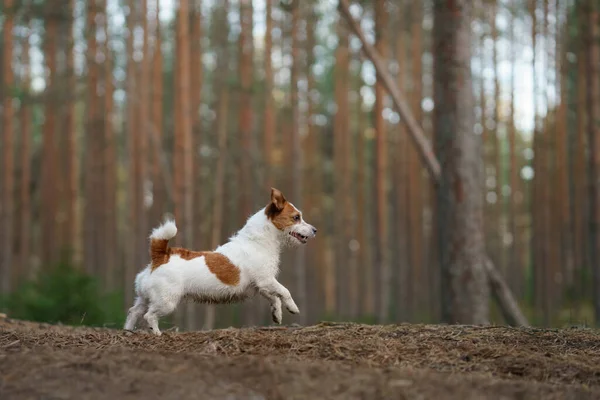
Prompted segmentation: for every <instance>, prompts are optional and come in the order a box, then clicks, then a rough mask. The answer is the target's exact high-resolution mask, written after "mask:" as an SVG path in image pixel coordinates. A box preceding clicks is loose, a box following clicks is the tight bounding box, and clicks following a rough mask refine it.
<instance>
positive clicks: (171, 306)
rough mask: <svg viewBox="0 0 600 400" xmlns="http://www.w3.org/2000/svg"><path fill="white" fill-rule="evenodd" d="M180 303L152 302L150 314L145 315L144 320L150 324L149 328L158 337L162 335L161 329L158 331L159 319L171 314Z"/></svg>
mask: <svg viewBox="0 0 600 400" xmlns="http://www.w3.org/2000/svg"><path fill="white" fill-rule="evenodd" d="M178 303H179V301H165V300H163V301H162V302H150V306H149V307H148V312H147V313H146V314H145V315H144V319H145V320H146V322H147V323H148V326H149V327H150V329H151V330H152V333H154V334H155V335H157V336H160V335H162V333H161V332H160V329H158V319H159V318H160V317H163V316H165V315H169V314H171V313H172V312H173V311H175V308H177V304H178Z"/></svg>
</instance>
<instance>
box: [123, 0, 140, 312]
mask: <svg viewBox="0 0 600 400" xmlns="http://www.w3.org/2000/svg"><path fill="white" fill-rule="evenodd" d="M128 6H129V14H128V15H127V28H128V31H129V34H128V36H127V83H126V85H127V86H126V91H127V112H126V115H127V118H126V124H127V127H126V131H127V138H128V141H127V142H128V143H127V146H128V157H127V159H128V162H129V168H128V170H129V171H128V172H129V177H128V178H129V179H128V184H129V185H128V191H129V196H128V206H129V210H128V211H129V215H128V220H129V223H128V224H127V229H126V232H127V236H128V237H129V238H130V240H131V243H132V245H129V246H126V247H125V251H126V254H125V303H126V304H128V305H129V304H131V303H132V302H133V290H132V285H133V281H134V279H135V274H136V271H138V270H139V268H141V267H142V266H141V265H138V264H137V261H138V257H137V256H136V250H137V248H138V247H137V243H138V241H139V237H138V234H139V233H138V226H139V222H138V218H139V211H138V209H139V208H140V207H142V201H141V200H142V197H141V189H140V171H139V161H138V159H139V158H140V153H139V149H138V147H137V146H138V135H139V134H140V130H139V126H138V103H137V101H136V98H137V97H138V95H137V86H138V85H137V83H138V82H137V78H138V77H137V62H136V61H135V60H134V57H133V53H134V43H133V32H134V30H135V28H136V25H137V23H138V20H139V16H138V11H137V8H136V2H135V1H134V0H129V1H128Z"/></svg>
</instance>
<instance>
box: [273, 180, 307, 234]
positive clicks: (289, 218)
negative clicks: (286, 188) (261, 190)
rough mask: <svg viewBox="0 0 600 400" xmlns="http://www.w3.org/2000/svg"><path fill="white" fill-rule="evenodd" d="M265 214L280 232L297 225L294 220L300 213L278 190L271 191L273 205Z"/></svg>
mask: <svg viewBox="0 0 600 400" xmlns="http://www.w3.org/2000/svg"><path fill="white" fill-rule="evenodd" d="M265 214H267V218H269V219H270V220H271V221H272V222H273V225H275V226H276V227H277V229H279V230H284V229H285V228H287V227H289V226H292V225H294V224H297V223H298V221H296V220H295V219H294V218H295V217H296V215H300V212H299V211H298V210H296V208H295V207H294V206H292V205H291V204H290V203H289V202H288V201H287V200H286V199H285V197H284V196H283V193H281V192H280V191H279V190H277V189H271V203H269V205H268V206H267V208H266V209H265Z"/></svg>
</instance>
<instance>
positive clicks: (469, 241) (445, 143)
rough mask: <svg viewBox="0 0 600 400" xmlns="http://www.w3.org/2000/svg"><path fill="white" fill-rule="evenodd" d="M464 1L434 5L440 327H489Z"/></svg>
mask: <svg viewBox="0 0 600 400" xmlns="http://www.w3.org/2000/svg"><path fill="white" fill-rule="evenodd" d="M471 12H472V6H471V4H470V2H469V1H466V0H457V1H455V2H436V3H435V4H434V33H433V35H434V36H433V38H434V65H435V75H434V82H435V104H436V107H435V138H436V145H437V146H436V147H437V154H439V157H440V164H441V167H442V175H441V180H440V183H439V186H438V207H439V208H438V217H439V224H438V227H439V230H440V231H439V240H440V241H439V245H440V256H441V262H442V282H443V283H444V284H443V286H442V290H443V295H442V301H443V305H442V316H443V320H444V321H445V322H449V323H466V324H487V323H489V308H488V302H489V286H488V282H487V279H486V273H485V262H486V256H485V249H484V240H483V239H484V234H483V229H482V199H481V195H480V193H481V189H482V188H481V173H482V165H481V159H480V156H479V155H480V154H481V142H480V140H479V138H478V136H476V134H475V132H474V131H473V126H474V122H475V121H474V117H475V116H474V113H473V110H474V100H473V93H472V89H471V67H470V61H471V54H470V49H471V43H470V42H471Z"/></svg>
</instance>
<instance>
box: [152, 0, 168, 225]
mask: <svg viewBox="0 0 600 400" xmlns="http://www.w3.org/2000/svg"><path fill="white" fill-rule="evenodd" d="M159 15H160V1H157V2H156V15H155V20H154V28H155V36H154V52H153V54H152V117H151V120H152V126H150V127H149V129H148V130H149V131H150V133H151V134H152V136H151V137H154V138H156V140H158V142H159V145H160V147H163V146H162V145H163V131H164V127H163V96H164V89H163V55H162V29H161V25H160V24H161V22H160V18H159ZM162 170H163V167H162V162H161V160H159V159H156V157H154V158H153V159H152V192H153V194H152V208H151V210H150V222H151V224H152V225H154V224H156V223H158V221H159V220H160V218H161V216H162V214H163V212H165V206H166V196H167V187H166V185H171V184H172V182H169V181H167V182H166V185H165V180H164V179H163V177H162Z"/></svg>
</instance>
